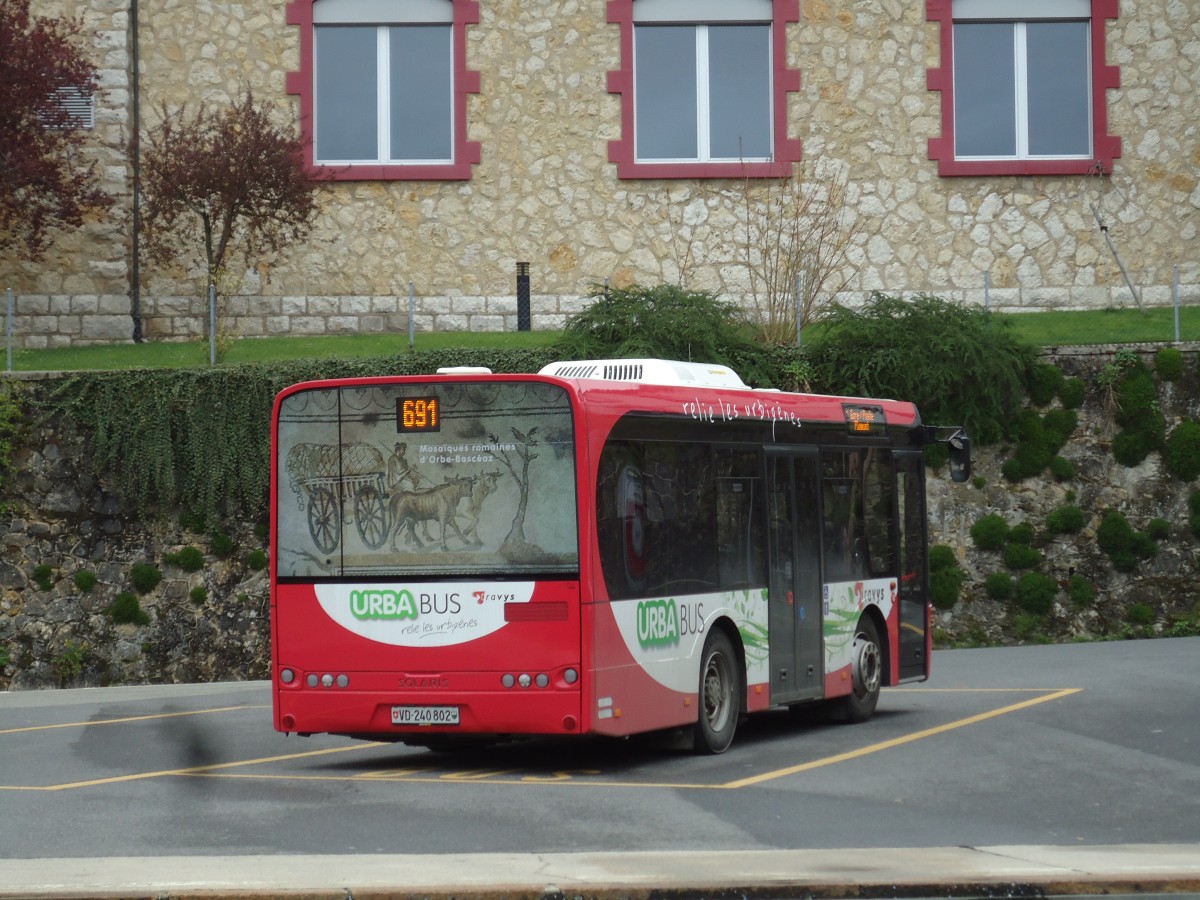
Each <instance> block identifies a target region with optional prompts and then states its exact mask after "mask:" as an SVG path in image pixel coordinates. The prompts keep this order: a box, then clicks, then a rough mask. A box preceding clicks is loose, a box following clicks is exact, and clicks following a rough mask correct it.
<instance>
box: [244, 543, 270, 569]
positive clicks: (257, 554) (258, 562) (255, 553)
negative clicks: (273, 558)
mask: <svg viewBox="0 0 1200 900" xmlns="http://www.w3.org/2000/svg"><path fill="white" fill-rule="evenodd" d="M246 567H247V568H248V569H251V570H252V571H255V572H261V571H262V570H263V569H265V568H266V567H267V554H266V552H265V551H263V550H259V549H257V548H255V549H254V550H251V551H250V552H249V553H247V554H246Z"/></svg>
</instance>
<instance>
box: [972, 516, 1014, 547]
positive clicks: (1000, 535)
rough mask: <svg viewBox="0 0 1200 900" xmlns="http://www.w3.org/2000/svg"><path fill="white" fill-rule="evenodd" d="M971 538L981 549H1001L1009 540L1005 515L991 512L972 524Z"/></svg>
mask: <svg viewBox="0 0 1200 900" xmlns="http://www.w3.org/2000/svg"><path fill="white" fill-rule="evenodd" d="M971 540H972V541H974V542H975V546H976V547H978V548H979V549H980V550H1000V549H1003V547H1004V545H1005V544H1006V543H1007V542H1008V523H1007V522H1005V521H1004V516H1001V515H998V514H996V513H991V514H989V515H986V516H984V517H983V518H982V519H980V520H979V521H978V522H976V523H975V524H974V525H972V526H971Z"/></svg>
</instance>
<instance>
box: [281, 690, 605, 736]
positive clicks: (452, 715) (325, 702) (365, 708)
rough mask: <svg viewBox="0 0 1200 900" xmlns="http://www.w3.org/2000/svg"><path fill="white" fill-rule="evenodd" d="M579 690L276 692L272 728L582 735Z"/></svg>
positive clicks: (421, 733)
mask: <svg viewBox="0 0 1200 900" xmlns="http://www.w3.org/2000/svg"><path fill="white" fill-rule="evenodd" d="M584 727H585V724H584V723H583V721H582V719H581V715H580V695H579V692H578V691H558V690H555V691H538V690H536V689H535V688H527V689H521V688H515V689H513V690H508V691H488V692H471V693H468V694H456V695H455V696H454V698H452V699H451V698H447V697H444V696H438V695H436V694H421V695H411V694H410V695H403V696H402V695H398V694H396V693H380V692H374V691H371V692H367V691H361V692H360V691H339V692H336V693H331V692H328V691H322V692H315V691H312V692H309V691H291V690H284V691H277V692H276V695H275V730H276V731H281V732H284V733H288V734H342V735H353V736H355V737H359V738H369V739H371V740H382V741H404V740H409V739H419V738H420V737H422V736H430V735H456V734H458V735H535V734H536V735H570V734H580V733H582V731H583V729H584Z"/></svg>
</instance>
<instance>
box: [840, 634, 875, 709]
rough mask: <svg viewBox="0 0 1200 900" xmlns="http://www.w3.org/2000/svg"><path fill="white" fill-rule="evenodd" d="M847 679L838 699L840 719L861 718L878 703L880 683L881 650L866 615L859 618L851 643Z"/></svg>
mask: <svg viewBox="0 0 1200 900" xmlns="http://www.w3.org/2000/svg"><path fill="white" fill-rule="evenodd" d="M851 654H852V655H851V683H852V685H853V686H852V688H851V691H850V693H849V694H847V695H846V696H845V697H843V698H842V699H841V700H840V709H839V712H840V713H841V716H840V718H841V719H842V721H844V722H849V723H852V724H854V723H858V722H865V721H867V719H869V718H871V716H872V714H873V713H874V712H875V707H876V705H877V704H878V703H879V690H880V688H881V687H882V686H883V650H882V649H881V648H880V646H879V629H878V628H876V627H875V622H874V620H872V619H871V618H870V617H869V616H863V617H862V619H860V620H859V623H858V628H857V629H856V630H855V632H854V643H853V644H852V645H851Z"/></svg>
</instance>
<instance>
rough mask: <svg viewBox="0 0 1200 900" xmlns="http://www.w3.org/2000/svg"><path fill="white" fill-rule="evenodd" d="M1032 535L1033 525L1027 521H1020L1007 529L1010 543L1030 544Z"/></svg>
mask: <svg viewBox="0 0 1200 900" xmlns="http://www.w3.org/2000/svg"><path fill="white" fill-rule="evenodd" d="M1034 536H1035V532H1034V530H1033V526H1032V525H1030V524H1029V523H1028V522H1021V523H1019V524H1017V525H1014V526H1013V527H1012V528H1010V529H1009V530H1008V541H1009V543H1010V544H1032V543H1033V539H1034Z"/></svg>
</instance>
